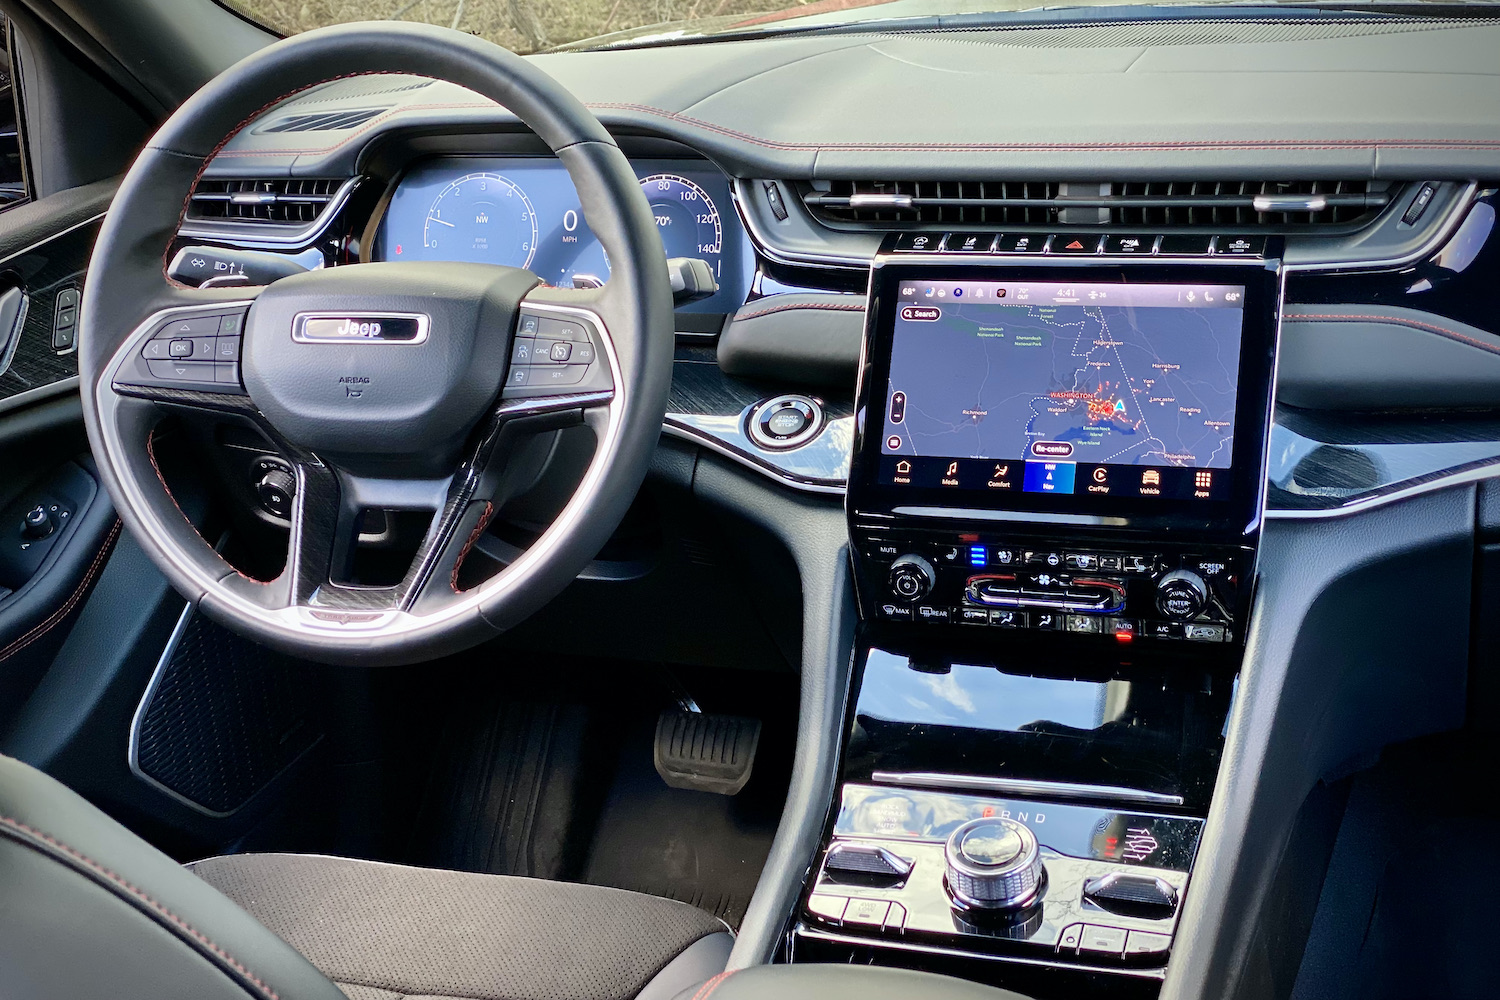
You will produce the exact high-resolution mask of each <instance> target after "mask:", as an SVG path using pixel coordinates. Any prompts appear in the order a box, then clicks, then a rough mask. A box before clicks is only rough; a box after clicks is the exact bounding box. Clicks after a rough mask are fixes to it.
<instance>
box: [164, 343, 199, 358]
mask: <svg viewBox="0 0 1500 1000" xmlns="http://www.w3.org/2000/svg"><path fill="white" fill-rule="evenodd" d="M192 356H193V342H192V341H191V340H173V341H171V342H169V343H168V344H167V357H169V358H191V357H192Z"/></svg>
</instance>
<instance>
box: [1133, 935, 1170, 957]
mask: <svg viewBox="0 0 1500 1000" xmlns="http://www.w3.org/2000/svg"><path fill="white" fill-rule="evenodd" d="M1171 947H1172V935H1170V934H1153V933H1152V932H1150V931H1131V932H1130V936H1129V937H1127V938H1126V939H1125V954H1127V955H1161V954H1164V953H1165V952H1166V951H1167V950H1168V949H1169V948H1171Z"/></svg>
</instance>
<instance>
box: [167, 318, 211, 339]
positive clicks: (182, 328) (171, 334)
mask: <svg viewBox="0 0 1500 1000" xmlns="http://www.w3.org/2000/svg"><path fill="white" fill-rule="evenodd" d="M218 335H219V317H218V316H196V317H194V318H193V319H174V320H168V321H167V322H166V323H163V324H162V325H161V326H159V327H157V329H156V333H155V334H154V336H157V337H164V338H166V339H168V340H170V339H173V338H175V337H217V336H218Z"/></svg>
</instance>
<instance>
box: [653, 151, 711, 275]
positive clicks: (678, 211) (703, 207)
mask: <svg viewBox="0 0 1500 1000" xmlns="http://www.w3.org/2000/svg"><path fill="white" fill-rule="evenodd" d="M641 190H643V191H645V192H646V199H647V200H648V201H649V202H650V203H651V214H652V215H653V216H655V217H656V228H657V230H658V231H660V233H661V242H662V246H664V247H666V250H667V256H668V257H699V258H702V259H703V260H705V261H707V262H708V266H709V267H711V268H713V272H714V278H716V279H719V280H722V279H723V273H722V271H723V256H724V226H723V223H722V222H721V221H720V219H719V207H718V206H717V205H715V204H714V200H713V199H712V198H710V197H709V196H708V192H706V191H704V190H703V189H702V188H701V187H699V186H698V185H697V184H694V183H693V182H692V181H690V180H688V179H687V178H686V177H681V176H678V175H677V174H652V175H651V176H650V177H644V178H642V179H641Z"/></svg>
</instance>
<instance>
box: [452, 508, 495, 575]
mask: <svg viewBox="0 0 1500 1000" xmlns="http://www.w3.org/2000/svg"><path fill="white" fill-rule="evenodd" d="M494 514H495V505H494V504H492V503H490V502H489V501H488V500H486V501H485V502H484V513H483V514H480V515H479V520H478V521H476V522H475V524H474V530H473V531H471V532H469V538H468V541H466V542H464V547H463V548H461V549H459V550H458V560H457V561H456V562H454V564H453V575H452V576H451V577H449V578H448V583H449V586H451V587H452V588H453V592H454V593H455V594H462V593H463V591H462V590H459V589H458V571H459V570H460V569H462V568H463V564H464V560H465V559H466V558H468V555H469V552H470V551H471V550H472V549H473V548H474V546H475V545H476V544H478V542H479V536H480V535H483V534H484V529H485V528H487V527H489V524H490V518H491V517H493V516H494Z"/></svg>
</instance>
